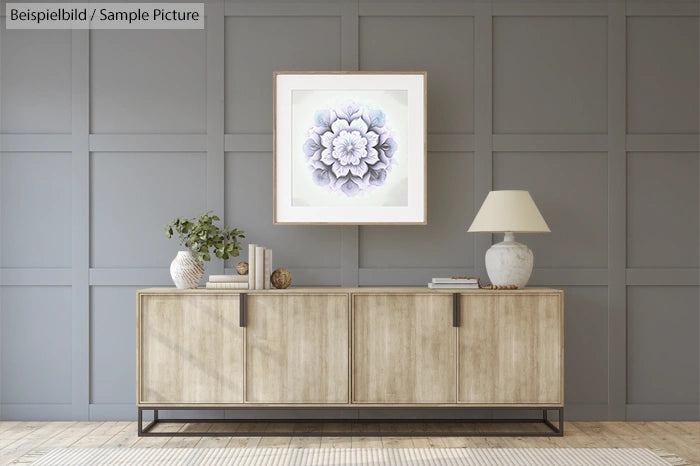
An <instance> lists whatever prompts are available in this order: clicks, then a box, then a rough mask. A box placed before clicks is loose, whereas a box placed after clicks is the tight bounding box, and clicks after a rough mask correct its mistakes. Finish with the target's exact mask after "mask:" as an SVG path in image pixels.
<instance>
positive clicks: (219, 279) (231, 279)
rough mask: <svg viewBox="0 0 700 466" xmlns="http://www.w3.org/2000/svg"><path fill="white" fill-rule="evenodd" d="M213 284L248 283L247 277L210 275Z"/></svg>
mask: <svg viewBox="0 0 700 466" xmlns="http://www.w3.org/2000/svg"><path fill="white" fill-rule="evenodd" d="M209 281H210V282H212V283H248V276H247V275H209Z"/></svg>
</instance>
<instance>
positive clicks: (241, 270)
mask: <svg viewBox="0 0 700 466" xmlns="http://www.w3.org/2000/svg"><path fill="white" fill-rule="evenodd" d="M236 272H238V275H248V263H247V262H245V261H244V262H239V263H238V264H236Z"/></svg>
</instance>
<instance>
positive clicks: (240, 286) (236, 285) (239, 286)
mask: <svg viewBox="0 0 700 466" xmlns="http://www.w3.org/2000/svg"><path fill="white" fill-rule="evenodd" d="M206 287H207V288H209V289H216V290H247V289H248V282H245V283H242V282H207V285H206Z"/></svg>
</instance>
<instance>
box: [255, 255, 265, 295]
mask: <svg viewBox="0 0 700 466" xmlns="http://www.w3.org/2000/svg"><path fill="white" fill-rule="evenodd" d="M264 288H265V248H264V247H262V246H257V247H256V248H255V289H256V290H262V289H264Z"/></svg>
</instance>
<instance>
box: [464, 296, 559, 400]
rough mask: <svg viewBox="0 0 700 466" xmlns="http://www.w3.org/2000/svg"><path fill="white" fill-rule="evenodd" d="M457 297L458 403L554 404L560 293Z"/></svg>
mask: <svg viewBox="0 0 700 466" xmlns="http://www.w3.org/2000/svg"><path fill="white" fill-rule="evenodd" d="M501 293H503V294H484V295H474V294H471V295H462V297H461V303H460V304H461V325H460V327H459V401H460V402H462V403H489V404H499V403H504V404H508V403H512V404H548V405H559V404H562V403H563V402H564V399H563V397H564V394H563V376H564V374H563V364H564V349H563V348H564V345H563V322H564V316H563V306H562V305H561V300H562V299H563V298H562V294H561V293H560V292H555V293H551V294H546V293H543V294H538V295H534V294H530V295H528V294H507V293H505V292H501Z"/></svg>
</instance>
